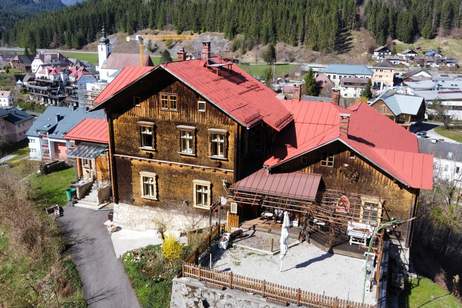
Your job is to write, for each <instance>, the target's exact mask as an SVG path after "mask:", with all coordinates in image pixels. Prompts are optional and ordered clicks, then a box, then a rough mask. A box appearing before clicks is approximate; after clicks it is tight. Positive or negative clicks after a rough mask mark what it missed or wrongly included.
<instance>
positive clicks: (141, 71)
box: [95, 66, 155, 107]
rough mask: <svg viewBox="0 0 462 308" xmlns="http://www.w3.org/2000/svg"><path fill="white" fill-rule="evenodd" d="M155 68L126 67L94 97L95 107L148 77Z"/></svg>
mask: <svg viewBox="0 0 462 308" xmlns="http://www.w3.org/2000/svg"><path fill="white" fill-rule="evenodd" d="M154 69H155V68H154V67H152V66H127V67H125V68H124V69H123V70H122V71H121V72H120V73H119V74H118V75H117V77H116V78H115V79H114V80H113V81H112V82H111V83H109V84H108V85H107V86H106V88H104V90H103V91H101V93H100V94H99V95H98V96H97V97H96V99H95V106H96V107H98V106H100V105H102V104H103V103H105V102H106V101H108V100H110V99H111V98H113V97H114V96H115V95H117V94H118V93H120V92H121V91H122V90H124V89H126V88H127V87H128V86H130V85H131V84H133V83H135V82H136V81H138V80H140V79H141V78H143V77H144V76H146V75H148V74H149V73H150V72H152V71H153V70H154Z"/></svg>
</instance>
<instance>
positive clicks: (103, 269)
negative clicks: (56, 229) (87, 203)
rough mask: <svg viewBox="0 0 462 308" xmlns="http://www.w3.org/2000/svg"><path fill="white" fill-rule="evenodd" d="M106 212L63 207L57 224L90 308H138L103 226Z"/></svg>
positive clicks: (133, 293) (108, 235) (126, 277)
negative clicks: (67, 246) (75, 267)
mask: <svg viewBox="0 0 462 308" xmlns="http://www.w3.org/2000/svg"><path fill="white" fill-rule="evenodd" d="M107 213H108V212H107V211H104V210H103V211H94V210H90V209H84V208H77V207H66V208H65V209H64V216H63V217H61V218H59V224H60V227H61V230H62V231H63V233H64V235H65V238H66V240H67V241H68V245H69V249H70V252H71V254H72V258H73V260H74V262H75V264H76V265H77V269H78V270H79V273H80V277H81V280H82V284H83V292H84V296H85V299H86V300H87V304H88V306H89V307H91V308H106V307H108V308H109V307H111V308H118V307H121V308H132V307H133V308H138V307H140V305H139V303H138V300H137V298H136V295H135V292H134V291H133V288H132V287H131V285H130V281H129V279H128V276H127V274H126V273H125V271H124V268H123V265H122V263H121V261H120V260H119V259H117V258H116V256H115V253H114V249H113V246H112V242H111V237H110V234H109V233H108V231H107V229H106V227H105V226H104V225H103V223H104V221H105V220H106V219H107Z"/></svg>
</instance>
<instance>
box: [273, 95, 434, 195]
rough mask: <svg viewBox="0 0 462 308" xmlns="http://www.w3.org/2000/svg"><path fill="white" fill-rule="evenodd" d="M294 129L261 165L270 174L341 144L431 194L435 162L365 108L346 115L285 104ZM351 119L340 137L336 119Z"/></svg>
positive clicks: (329, 107)
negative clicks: (292, 116)
mask: <svg viewBox="0 0 462 308" xmlns="http://www.w3.org/2000/svg"><path fill="white" fill-rule="evenodd" d="M286 106H287V108H288V109H289V110H290V111H291V112H292V113H293V115H294V120H295V129H294V130H290V129H287V130H285V131H284V132H283V133H282V134H281V136H280V139H279V140H278V141H277V143H278V144H280V145H281V146H280V147H279V148H278V150H276V151H275V153H274V156H273V157H272V158H270V159H268V160H267V161H266V162H265V165H267V166H269V167H270V168H272V167H275V166H278V165H280V164H283V163H284V162H287V161H289V160H291V159H293V158H295V157H298V156H300V155H303V154H305V153H308V152H311V151H313V150H315V149H318V148H320V147H323V146H325V145H327V144H329V143H332V142H335V141H340V142H343V143H344V144H345V145H346V146H348V147H349V148H351V149H352V150H353V151H355V152H357V153H358V154H359V155H361V156H363V157H364V158H365V159H367V160H369V161H370V162H371V163H372V164H374V165H376V166H377V167H379V168H380V169H382V170H383V171H385V172H386V173H388V174H389V175H390V176H392V177H394V178H396V179H397V180H398V181H400V182H401V183H403V184H405V185H408V186H410V187H413V188H422V189H431V188H432V184H433V160H432V156H431V155H428V154H423V153H419V149H418V143H417V138H416V137H415V135H413V134H411V133H410V132H408V131H407V130H406V129H404V128H402V127H401V126H399V125H397V124H396V123H394V122H393V121H392V120H390V119H389V118H387V117H386V116H384V115H382V114H380V113H379V112H377V111H376V110H375V109H373V108H371V107H369V106H368V105H367V104H358V105H354V106H352V107H349V108H348V109H345V108H341V107H338V106H336V105H334V104H331V103H312V102H307V101H297V100H293V101H288V102H287V105H286ZM343 113H346V114H349V115H350V120H349V124H348V134H347V135H345V134H341V131H340V125H341V124H340V115H341V114H343Z"/></svg>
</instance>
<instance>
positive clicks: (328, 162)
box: [321, 153, 335, 168]
mask: <svg viewBox="0 0 462 308" xmlns="http://www.w3.org/2000/svg"><path fill="white" fill-rule="evenodd" d="M323 157H324V158H323V159H321V166H323V167H331V168H332V167H334V162H335V159H334V155H327V154H325V153H324V154H323Z"/></svg>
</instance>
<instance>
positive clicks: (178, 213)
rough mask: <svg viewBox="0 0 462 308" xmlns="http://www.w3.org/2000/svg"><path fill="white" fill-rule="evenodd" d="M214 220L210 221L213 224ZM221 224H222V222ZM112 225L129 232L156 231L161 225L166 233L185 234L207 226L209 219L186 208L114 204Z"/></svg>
mask: <svg viewBox="0 0 462 308" xmlns="http://www.w3.org/2000/svg"><path fill="white" fill-rule="evenodd" d="M216 221H217V220H216V218H214V219H212V223H215V222H216ZM222 222H224V221H223V220H222ZM114 223H116V224H118V225H120V226H122V227H123V228H127V229H131V230H140V231H144V230H157V229H159V227H160V226H161V225H164V226H165V227H166V231H167V232H173V233H177V232H186V231H190V230H193V229H200V228H206V227H208V226H209V217H208V215H205V214H202V215H201V214H198V213H194V212H190V211H188V210H187V209H186V208H185V209H184V210H181V208H174V209H166V208H161V207H152V206H137V205H128V204H123V203H119V204H114Z"/></svg>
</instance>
